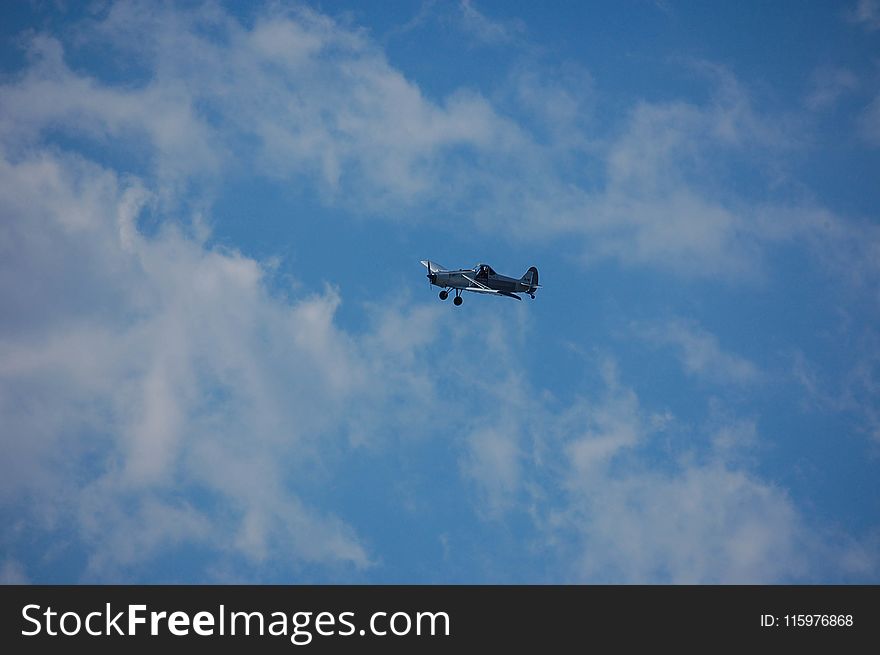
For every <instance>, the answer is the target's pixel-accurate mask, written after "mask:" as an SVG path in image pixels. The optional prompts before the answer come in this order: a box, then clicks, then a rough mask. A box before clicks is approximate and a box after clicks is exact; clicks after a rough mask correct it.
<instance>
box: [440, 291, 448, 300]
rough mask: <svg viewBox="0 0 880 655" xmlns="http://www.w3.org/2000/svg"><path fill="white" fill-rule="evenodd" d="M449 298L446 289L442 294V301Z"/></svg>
mask: <svg viewBox="0 0 880 655" xmlns="http://www.w3.org/2000/svg"><path fill="white" fill-rule="evenodd" d="M448 297H449V292H448V291H447V290H446V289H443V291H441V292H440V300H446V299H447V298H448Z"/></svg>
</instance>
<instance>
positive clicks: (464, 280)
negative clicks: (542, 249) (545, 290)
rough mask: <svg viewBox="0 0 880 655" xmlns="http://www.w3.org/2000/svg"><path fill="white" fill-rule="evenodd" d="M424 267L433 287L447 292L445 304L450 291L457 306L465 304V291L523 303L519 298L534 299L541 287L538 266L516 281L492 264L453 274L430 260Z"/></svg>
mask: <svg viewBox="0 0 880 655" xmlns="http://www.w3.org/2000/svg"><path fill="white" fill-rule="evenodd" d="M422 264H423V265H424V266H425V267H427V269H428V280H429V281H430V282H431V284H432V285H434V286H438V287H440V288H441V289H443V291H441V292H440V299H441V300H445V299H446V298H447V296H448V293H447V291H446V290H447V289H454V290H455V294H456V298H455V304H456V305H460V304H461V298H459V296H460V294H461V292H462V291H473V292H474V293H485V294H492V295H500V296H507V297H508V298H515V299H516V300H521V298H520V297H519V296H518V295H516V294H518V293H527V294H528V295H529V296H531V297H532V298H534V297H535V291H537V289H538V288H539V287H540V285H539V284H538V269H537V268H535V267H534V266H532V267H531V268H530V269H529V270H528V271H526V273H525V274H524V275H523V276H522V277H521V278H515V277H508V276H507V275H500V274H499V273H496V272H495V271H494V270H493V269H492V267H491V266H489V265H488V264H477V265H476V266H475V267H474V268H461V269H457V270H449V269H446V268H443V267H441V266H438V265H436V264H434V263H433V262H430V261H427V260H426V261H423V262H422Z"/></svg>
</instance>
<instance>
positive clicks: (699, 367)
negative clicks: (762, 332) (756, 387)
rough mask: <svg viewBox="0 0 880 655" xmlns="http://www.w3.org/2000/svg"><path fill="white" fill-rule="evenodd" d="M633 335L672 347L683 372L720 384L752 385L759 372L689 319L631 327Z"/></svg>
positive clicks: (758, 378)
mask: <svg viewBox="0 0 880 655" xmlns="http://www.w3.org/2000/svg"><path fill="white" fill-rule="evenodd" d="M634 329H635V332H636V335H638V336H640V337H641V338H643V339H646V340H647V341H649V342H652V343H656V344H660V345H669V346H673V347H675V348H676V349H677V350H678V352H679V356H680V359H681V365H682V368H683V369H684V371H685V372H686V373H688V374H690V375H693V376H696V377H700V378H704V379H707V380H710V381H712V382H717V383H723V384H753V383H755V382H757V381H759V380H760V377H761V372H760V370H759V369H758V367H757V366H756V365H755V364H754V363H753V362H751V361H749V360H747V359H745V358H743V357H741V356H739V355H736V354H733V353H729V352H725V351H724V350H722V349H721V347H720V346H719V345H718V339H717V337H715V335H713V334H712V333H710V332H707V331H706V330H704V329H703V328H701V327H700V326H698V325H696V324H694V323H693V322H692V321H685V320H681V319H672V320H669V321H666V322H665V323H656V324H651V325H636V326H634Z"/></svg>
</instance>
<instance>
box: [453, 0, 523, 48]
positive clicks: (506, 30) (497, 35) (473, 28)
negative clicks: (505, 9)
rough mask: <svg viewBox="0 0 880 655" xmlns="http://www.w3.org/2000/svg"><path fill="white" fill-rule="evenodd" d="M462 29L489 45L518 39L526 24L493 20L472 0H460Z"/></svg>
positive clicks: (515, 21)
mask: <svg viewBox="0 0 880 655" xmlns="http://www.w3.org/2000/svg"><path fill="white" fill-rule="evenodd" d="M459 10H460V12H461V26H462V29H463V30H464V31H465V32H466V33H468V34H470V35H471V36H473V37H474V38H476V39H477V40H478V41H479V42H481V43H486V44H488V45H499V44H506V43H510V42H512V41H515V40H516V39H518V38H519V37H520V36H521V35H522V33H523V32H525V26H524V25H523V24H522V22H521V21H517V20H508V21H500V20H493V19H491V18H489V17H487V16H486V15H485V14H483V13H482V12H480V11H479V10H478V9H477V8H476V7H475V6H474V3H473V2H472V1H471V0H460V2H459Z"/></svg>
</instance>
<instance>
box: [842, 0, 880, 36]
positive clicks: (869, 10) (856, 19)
mask: <svg viewBox="0 0 880 655" xmlns="http://www.w3.org/2000/svg"><path fill="white" fill-rule="evenodd" d="M847 18H849V20H850V21H852V22H853V23H857V24H859V25H861V26H862V27H864V28H865V29H867V30H869V31H874V30H876V29H880V2H877V0H858V2H857V3H856V5H855V7H853V8H852V9H851V10H850V11H849V12H848V14H847Z"/></svg>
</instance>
